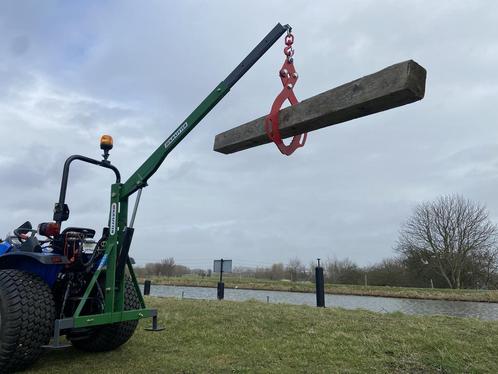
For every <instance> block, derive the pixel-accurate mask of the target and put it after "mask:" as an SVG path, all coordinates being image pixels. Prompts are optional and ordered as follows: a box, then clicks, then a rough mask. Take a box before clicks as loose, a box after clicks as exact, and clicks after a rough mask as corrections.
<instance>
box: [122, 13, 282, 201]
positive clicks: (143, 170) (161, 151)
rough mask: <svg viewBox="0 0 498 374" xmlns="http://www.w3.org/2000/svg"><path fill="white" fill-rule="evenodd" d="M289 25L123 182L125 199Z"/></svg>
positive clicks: (278, 30)
mask: <svg viewBox="0 0 498 374" xmlns="http://www.w3.org/2000/svg"><path fill="white" fill-rule="evenodd" d="M290 29H291V28H290V26H289V25H284V26H282V25H281V24H280V23H278V24H277V25H276V26H275V27H274V28H273V29H272V30H271V31H270V32H269V33H268V35H266V36H265V38H264V39H263V40H262V41H261V42H260V43H259V44H258V45H257V46H256V47H255V48H254V49H253V50H252V51H251V52H250V53H249V54H248V55H247V57H246V58H245V59H244V60H243V61H242V62H241V63H240V64H239V65H238V66H237V67H236V68H235V69H234V70H233V71H232V72H231V73H230V74H229V75H228V76H227V77H226V78H225V80H223V81H222V82H221V83H220V84H219V85H218V86H217V87H216V88H215V89H214V90H213V91H212V92H211V93H210V94H209V95H208V96H207V97H206V98H205V99H204V100H203V101H202V102H201V103H200V104H199V106H197V108H195V109H194V111H193V112H192V113H190V115H189V116H188V117H187V118H186V119H185V120H184V121H183V122H182V123H181V124H180V126H178V127H177V129H176V130H175V131H173V133H172V134H171V135H170V136H169V137H168V138H167V139H166V141H165V142H164V143H162V144H161V145H160V146H159V147H158V148H157V149H156V150H155V151H154V153H152V155H150V156H149V158H148V159H147V160H145V162H144V163H143V164H142V165H141V166H140V167H139V168H138V169H137V170H136V171H135V172H134V173H133V174H132V176H131V177H130V178H129V179H128V180H127V181H126V182H125V183H124V184H123V187H122V189H121V193H120V195H121V198H125V199H126V198H127V197H129V196H130V195H131V194H133V193H134V192H136V191H137V190H139V189H141V188H142V187H144V186H146V185H147V181H148V179H149V178H150V177H151V176H152V175H153V174H154V173H155V172H156V171H157V169H158V168H159V167H160V166H161V164H162V163H163V161H164V160H165V158H166V156H168V154H169V153H170V152H171V151H172V150H173V149H174V148H175V147H176V146H177V145H178V144H179V143H180V142H181V141H182V140H183V139H184V138H185V137H186V136H187V135H188V133H189V132H190V131H192V130H193V129H194V127H195V126H197V124H198V123H199V122H200V121H201V120H202V119H203V118H204V117H205V116H206V115H207V114H208V113H209V112H210V111H211V109H213V108H214V107H215V106H216V104H218V103H219V102H220V100H221V99H223V97H224V96H225V95H226V94H227V93H228V92H229V91H230V89H231V88H232V87H233V86H234V85H235V83H237V82H238V80H239V79H240V78H242V76H243V75H244V74H245V73H246V72H247V71H248V70H249V69H250V68H251V67H252V66H253V65H254V64H255V63H256V62H257V61H258V60H259V59H260V58H261V57H262V56H263V55H264V54H265V53H266V51H268V49H270V47H271V46H272V45H273V44H274V43H275V42H276V41H277V40H278V39H279V38H280V37H281V36H282V35H283V34H284V33H285V32H286V31H288V30H290Z"/></svg>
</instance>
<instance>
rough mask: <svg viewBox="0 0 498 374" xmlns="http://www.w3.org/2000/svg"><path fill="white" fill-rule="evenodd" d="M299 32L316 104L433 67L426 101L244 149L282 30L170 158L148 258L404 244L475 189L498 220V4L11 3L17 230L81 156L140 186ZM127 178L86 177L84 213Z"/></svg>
mask: <svg viewBox="0 0 498 374" xmlns="http://www.w3.org/2000/svg"><path fill="white" fill-rule="evenodd" d="M277 22H281V23H282V24H285V23H289V24H291V25H292V26H293V28H294V33H295V48H296V55H295V65H296V68H297V70H298V72H299V74H300V80H299V82H298V84H297V86H296V89H295V92H296V95H297V96H298V98H299V99H305V98H307V97H310V96H313V95H315V94H318V93H320V92H323V91H325V90H328V89H330V88H333V87H335V86H337V85H340V84H342V83H346V82H349V81H351V80H353V79H356V78H359V77H361V76H363V75H366V74H370V73H373V72H375V71H378V70H380V69H382V68H384V67H386V66H389V65H392V64H394V63H397V62H401V61H404V60H408V59H414V60H415V61H417V62H418V63H419V64H421V65H422V66H424V67H425V68H426V69H427V71H428V77H427V87H426V97H425V98H424V100H422V101H421V102H417V103H415V104H411V105H408V106H405V107H401V108H397V109H394V110H390V111H387V112H383V113H379V114H375V115H372V116H369V117H365V118H362V119H358V120H355V121H352V122H349V123H344V124H340V125H337V126H333V127H329V128H326V129H322V130H319V131H317V132H313V133H310V134H309V136H308V142H307V144H306V146H305V147H304V148H302V149H299V150H298V151H297V152H296V153H295V154H294V155H292V156H290V157H285V156H282V155H281V154H280V153H279V152H278V150H277V149H276V147H275V146H273V145H265V146H262V147H257V148H253V149H251V150H248V151H245V152H239V153H236V154H233V155H222V154H218V153H215V152H213V151H212V146H213V140H214V136H215V135H216V134H217V133H219V132H221V131H224V130H227V129H229V128H232V127H234V126H237V125H239V124H241V123H244V122H247V121H249V120H251V119H253V118H256V117H260V116H262V115H265V114H267V112H268V111H269V108H270V106H271V104H272V102H273V99H274V97H275V96H276V94H277V93H278V92H279V90H280V88H281V86H280V80H279V79H278V76H277V72H278V69H279V68H280V66H281V64H282V62H283V54H282V46H283V39H282V40H280V41H279V42H277V44H276V46H274V47H273V48H272V49H271V50H270V51H269V52H268V53H267V54H266V55H265V56H264V57H263V58H262V59H261V60H260V61H259V62H258V63H257V65H256V66H255V67H254V68H253V69H252V70H251V71H249V73H248V74H247V75H246V76H245V77H244V78H243V79H242V80H241V81H240V82H239V83H238V84H237V85H236V86H235V87H234V88H233V89H232V91H231V92H230V93H229V95H228V96H227V97H225V99H224V100H223V101H222V102H221V103H220V104H219V105H218V106H217V107H216V108H215V109H214V110H213V111H212V112H211V113H210V114H209V115H208V116H207V117H206V118H205V119H204V120H203V121H202V122H201V124H200V125H199V126H198V127H197V128H196V129H195V130H194V131H193V132H192V133H191V134H190V135H189V136H188V137H187V138H186V139H185V140H184V141H183V142H182V143H181V144H180V145H179V146H178V147H177V148H176V149H175V150H174V151H173V152H172V153H171V154H170V156H169V157H168V158H167V160H166V162H165V163H164V164H163V166H162V167H161V168H160V169H159V171H158V172H157V173H156V174H155V175H154V176H153V177H152V178H151V179H150V181H149V187H148V188H147V189H145V190H144V193H143V195H142V203H141V206H140V209H139V212H138V216H137V220H136V224H135V227H136V231H135V237H134V243H133V247H132V251H131V253H132V256H133V257H134V258H135V259H136V261H137V262H138V263H139V264H143V263H146V262H150V261H155V260H159V259H161V258H166V257H174V258H175V259H176V261H177V262H178V263H182V264H185V265H188V266H191V267H204V268H207V267H209V266H211V264H212V260H213V259H214V258H220V257H224V258H232V259H233V260H234V266H257V265H259V266H261V265H268V264H271V263H272V262H277V261H278V262H287V261H288V260H289V259H290V258H293V257H298V258H300V259H301V260H302V261H304V262H306V263H309V262H310V261H311V260H313V259H315V258H317V257H321V258H327V257H333V256H336V257H338V258H345V257H349V258H350V259H351V260H353V261H356V262H357V263H359V264H361V265H368V264H372V263H375V262H377V261H379V260H381V259H383V258H386V257H390V256H393V255H394V251H393V246H394V243H395V241H396V238H397V235H398V230H399V227H400V224H401V223H402V222H403V221H404V220H405V219H406V218H407V217H408V216H409V215H410V213H411V211H412V209H413V207H414V206H415V205H416V204H417V203H419V202H422V201H426V200H432V199H435V198H436V197H438V196H439V195H442V194H451V193H459V194H462V195H464V196H465V197H467V198H470V199H473V200H477V201H479V202H481V203H483V204H485V205H486V206H487V207H488V209H489V211H490V215H491V217H492V219H493V220H494V221H495V222H498V121H497V119H498V73H497V71H498V70H497V67H498V3H495V2H491V1H452V2H449V1H437V2H436V1H410V2H407V1H403V2H402V1H378V0H377V1H350V0H348V1H316V0H315V1H271V2H270V1H251V2H242V1H213V0H211V1H176V2H173V1H49V0H46V1H19V0H12V1H8V0H4V1H2V2H0V35H1V38H0V56H1V58H0V139H1V142H2V150H1V152H0V174H1V177H2V180H3V182H2V183H1V184H0V192H1V196H2V198H1V199H0V211H1V212H2V214H1V215H0V231H1V232H2V234H3V233H6V232H7V231H9V230H11V229H12V228H14V227H16V226H17V225H19V224H21V223H22V222H24V221H25V220H27V219H29V220H31V221H32V223H33V224H35V225H36V224H38V223H40V222H43V221H49V220H51V218H52V209H53V204H54V202H55V201H56V200H57V198H58V193H59V186H60V178H61V174H62V165H63V162H64V160H65V158H67V157H68V156H69V155H71V154H74V153H79V154H84V155H88V156H91V157H97V158H98V157H100V153H101V152H100V150H99V147H98V141H99V137H100V135H102V134H104V133H105V134H111V135H112V136H113V137H114V143H115V147H114V149H113V150H112V152H111V160H112V162H113V163H114V164H115V165H116V166H118V167H119V168H120V170H121V173H122V175H123V177H124V178H125V179H126V178H127V177H128V176H129V175H130V174H131V173H132V172H133V171H134V170H135V169H136V168H137V167H138V166H140V164H141V163H142V162H143V161H144V160H145V159H146V158H147V156H148V155H149V154H150V153H151V152H152V151H153V150H154V149H155V148H156V147H157V146H159V144H160V143H161V142H163V141H164V140H165V139H166V137H167V136H168V135H169V134H170V133H171V132H172V131H173V130H174V129H175V128H176V127H177V126H178V125H179V124H180V123H181V122H182V120H183V119H184V118H185V117H186V116H187V115H188V114H189V113H190V112H191V111H192V110H193V109H194V108H195V107H196V106H197V104H198V103H199V102H200V101H201V100H202V99H203V98H204V97H205V96H206V95H207V94H208V93H209V92H210V91H211V90H212V89H213V88H214V87H215V86H216V85H217V84H218V83H219V82H220V81H221V80H223V79H224V78H225V77H226V75H228V73H230V72H231V70H232V69H233V68H234V67H235V66H236V65H237V64H238V63H239V62H240V61H241V60H242V58H243V57H245V55H246V54H247V53H248V52H249V51H250V50H251V49H252V48H253V47H254V46H255V45H256V44H257V43H258V42H259V41H260V40H261V38H262V37H263V36H264V35H266V34H267V32H268V31H269V30H271V28H273V26H274V25H275V24H276V23H277ZM111 183H112V175H111V174H110V173H108V172H107V171H106V170H103V169H100V168H95V167H91V166H89V165H86V164H77V165H75V166H74V168H73V169H72V170H71V175H70V185H69V192H68V198H67V202H68V204H69V206H70V209H71V218H70V220H69V221H68V223H67V224H70V225H72V226H73V225H81V226H85V227H93V228H97V229H98V230H99V231H100V230H101V228H102V227H103V225H105V224H106V222H107V217H108V201H109V192H110V184H111Z"/></svg>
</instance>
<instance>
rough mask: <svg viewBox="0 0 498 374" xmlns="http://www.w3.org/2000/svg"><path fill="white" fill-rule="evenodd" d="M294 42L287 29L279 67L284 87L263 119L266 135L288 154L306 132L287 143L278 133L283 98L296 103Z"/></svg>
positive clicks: (296, 76)
mask: <svg viewBox="0 0 498 374" xmlns="http://www.w3.org/2000/svg"><path fill="white" fill-rule="evenodd" d="M293 43H294V35H293V34H291V32H290V31H289V32H288V33H287V35H286V36H285V48H284V54H285V61H284V64H283V65H282V68H281V69H280V73H279V75H280V80H281V81H282V85H283V86H284V88H283V89H282V91H281V92H280V93H279V94H278V96H277V97H276V99H275V101H274V102H273V105H272V107H271V111H270V114H269V115H268V116H267V117H266V119H265V129H266V133H267V134H268V137H269V138H270V140H271V141H272V142H274V143H275V144H276V145H277V147H278V149H279V150H280V152H282V154H284V155H286V156H289V155H291V154H292V153H293V152H294V151H295V150H296V149H298V148H299V147H302V146H303V145H304V143H306V137H307V135H308V134H307V133H304V134H301V135H296V136H294V138H292V141H291V142H290V144H289V145H286V144H284V142H283V140H282V135H281V134H280V129H279V125H278V114H279V112H280V108H281V107H282V105H283V104H284V102H285V100H289V102H290V104H291V105H295V104H297V103H298V101H297V98H296V95H295V94H294V86H295V85H296V82H297V78H298V75H297V72H296V69H295V68H294V58H293V56H294V48H292V44H293Z"/></svg>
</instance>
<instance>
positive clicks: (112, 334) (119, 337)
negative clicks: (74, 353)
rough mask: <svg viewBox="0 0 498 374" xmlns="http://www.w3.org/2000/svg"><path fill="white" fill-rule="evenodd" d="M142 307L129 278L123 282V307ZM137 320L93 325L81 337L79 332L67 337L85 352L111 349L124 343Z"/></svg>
mask: <svg viewBox="0 0 498 374" xmlns="http://www.w3.org/2000/svg"><path fill="white" fill-rule="evenodd" d="M141 307H142V305H141V303H140V299H139V297H138V295H137V292H136V290H135V287H134V285H133V282H132V281H131V279H129V278H127V279H126V282H125V301H124V309H125V310H133V309H140V308H141ZM137 325H138V320H134V321H126V322H118V323H112V324H108V325H102V326H97V327H94V328H92V329H91V330H90V332H88V333H85V334H84V336H83V337H81V336H80V335H79V334H69V335H68V339H69V340H70V341H71V343H72V344H73V346H74V347H75V348H77V349H80V350H82V351H87V352H105V351H112V350H113V349H116V348H118V347H119V346H121V345H123V344H124V343H126V342H127V341H128V340H129V339H130V338H131V337H132V335H133V333H134V332H135V329H136V328H137Z"/></svg>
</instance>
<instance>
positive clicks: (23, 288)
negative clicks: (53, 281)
mask: <svg viewBox="0 0 498 374" xmlns="http://www.w3.org/2000/svg"><path fill="white" fill-rule="evenodd" d="M54 318H55V304H54V299H53V296H52V291H51V290H50V288H49V287H48V285H47V284H46V283H45V282H44V281H43V280H42V279H41V278H39V277H38V276H37V275H34V274H31V273H26V272H23V271H19V270H13V269H8V270H0V373H9V372H12V371H14V370H22V369H25V368H26V367H28V366H29V365H31V364H32V363H33V362H34V361H35V360H36V359H37V358H38V357H39V356H40V354H41V353H42V350H43V348H42V345H44V344H48V343H49V341H50V338H51V336H52V334H53V324H54Z"/></svg>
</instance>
